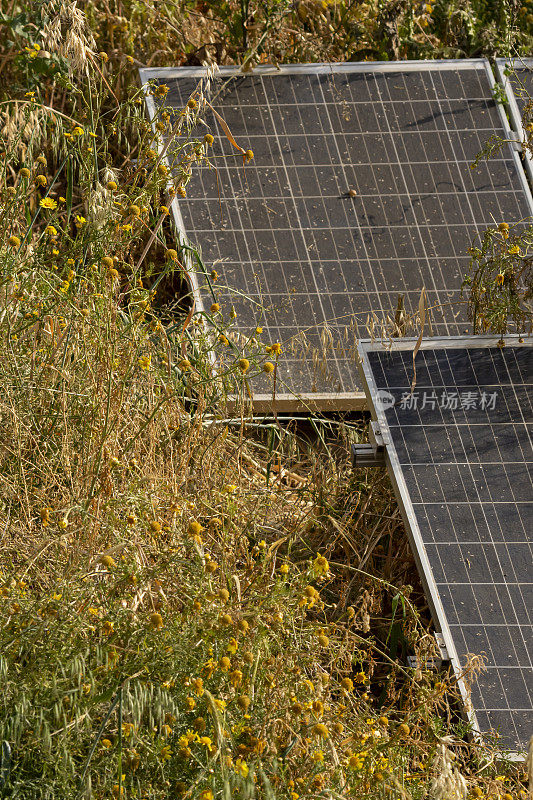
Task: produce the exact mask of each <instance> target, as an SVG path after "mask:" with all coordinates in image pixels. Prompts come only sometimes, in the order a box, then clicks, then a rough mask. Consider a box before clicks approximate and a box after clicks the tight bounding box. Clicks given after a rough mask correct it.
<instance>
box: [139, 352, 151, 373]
mask: <svg viewBox="0 0 533 800" xmlns="http://www.w3.org/2000/svg"><path fill="white" fill-rule="evenodd" d="M151 363H152V356H151V355H144V356H141V357H140V358H139V366H140V368H141V369H146V370H147V369H150V365H151Z"/></svg>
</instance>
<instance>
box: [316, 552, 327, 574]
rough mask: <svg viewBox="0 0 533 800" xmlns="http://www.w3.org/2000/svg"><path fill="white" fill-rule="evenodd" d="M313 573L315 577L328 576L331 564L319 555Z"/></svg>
mask: <svg viewBox="0 0 533 800" xmlns="http://www.w3.org/2000/svg"><path fill="white" fill-rule="evenodd" d="M313 572H314V573H315V575H327V574H328V572H329V563H328V560H327V558H325V557H324V556H321V555H320V554H319V555H317V557H316V558H315V560H314V561H313Z"/></svg>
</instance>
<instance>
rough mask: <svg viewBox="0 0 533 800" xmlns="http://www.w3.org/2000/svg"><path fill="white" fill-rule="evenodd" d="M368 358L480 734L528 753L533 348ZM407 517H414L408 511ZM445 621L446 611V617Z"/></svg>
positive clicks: (532, 681) (532, 678) (432, 350)
mask: <svg viewBox="0 0 533 800" xmlns="http://www.w3.org/2000/svg"><path fill="white" fill-rule="evenodd" d="M415 363H416V384H415V386H414V389H413V391H412V392H411V385H412V380H413V359H412V346H411V348H410V349H409V350H408V349H404V350H396V351H394V352H383V351H381V352H379V351H372V349H370V350H369V352H368V354H367V369H368V370H369V375H370V376H371V378H370V381H371V383H372V384H373V388H372V389H371V393H372V395H373V402H374V403H378V405H379V409H380V411H379V413H380V414H381V415H382V420H383V424H384V427H386V429H387V431H388V434H389V435H390V440H391V447H392V448H393V458H392V464H393V470H395V471H396V472H397V477H398V476H399V481H400V484H402V485H403V487H404V489H405V491H406V496H407V501H406V500H405V497H404V507H406V508H408V510H409V512H410V514H411V520H410V523H409V525H410V527H411V529H412V530H411V533H414V534H415V536H414V538H415V540H416V538H417V537H418V540H417V542H416V541H415V546H416V544H418V547H419V549H420V550H422V551H423V556H424V558H423V559H422V560H424V559H425V561H426V565H427V574H426V576H425V581H426V584H427V585H428V586H429V587H430V591H433V592H435V593H436V600H437V603H436V604H437V606H438V605H439V603H440V611H441V613H443V615H444V626H445V627H447V631H448V633H449V635H450V636H451V639H452V642H453V647H454V649H455V651H456V655H457V659H458V663H457V664H456V667H458V668H459V669H461V668H462V667H464V665H465V664H466V662H467V658H468V654H475V655H482V656H483V657H484V659H485V665H486V669H485V670H484V671H483V672H482V673H481V675H480V677H479V679H478V681H477V683H476V684H475V685H474V687H473V689H472V703H473V707H474V711H475V714H476V717H477V722H478V725H479V728H480V730H481V731H483V732H486V731H489V730H491V729H495V730H498V731H499V733H500V734H501V736H502V740H503V743H504V745H505V746H507V747H510V748H517V747H520V746H521V747H526V745H527V742H528V741H529V737H530V736H531V731H532V730H533V662H532V659H533V625H532V623H533V480H532V477H533V449H532V433H533V346H532V343H531V341H529V342H528V343H525V344H523V345H516V346H507V347H504V348H500V347H497V346H491V347H482V346H481V347H480V346H477V347H476V346H461V343H460V342H459V343H457V344H456V346H454V347H449V346H448V347H445V348H442V347H441V348H439V346H438V343H436V344H435V347H432V346H431V340H429V343H426V346H425V348H424V349H422V350H421V351H420V352H419V353H418V355H417V356H416V362H415ZM408 516H409V514H408ZM437 613H438V612H437Z"/></svg>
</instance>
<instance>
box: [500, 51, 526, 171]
mask: <svg viewBox="0 0 533 800" xmlns="http://www.w3.org/2000/svg"><path fill="white" fill-rule="evenodd" d="M496 69H497V73H498V77H499V79H500V81H501V83H502V84H503V86H504V89H505V94H506V96H507V102H508V107H509V116H510V118H511V124H512V126H513V129H514V130H515V132H516V133H517V134H518V136H519V139H520V140H521V141H523V139H524V134H525V131H524V125H523V114H524V111H527V115H528V123H531V122H533V113H532V112H533V107H532V104H533V59H532V58H523V59H514V60H512V61H507V60H506V59H504V58H497V59H496ZM524 162H525V167H526V170H527V172H528V175H529V177H530V179H531V180H533V158H532V156H531V153H529V152H526V153H525V154H524Z"/></svg>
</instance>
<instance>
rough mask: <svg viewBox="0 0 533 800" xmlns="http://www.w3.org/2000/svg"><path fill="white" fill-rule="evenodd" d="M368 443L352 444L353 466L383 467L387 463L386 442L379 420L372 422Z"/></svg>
mask: <svg viewBox="0 0 533 800" xmlns="http://www.w3.org/2000/svg"><path fill="white" fill-rule="evenodd" d="M368 438H369V439H370V441H369V443H368V444H352V466H353V467H383V466H384V465H385V442H384V440H383V436H382V435H381V431H380V428H379V423H378V422H375V421H373V422H371V423H370V427H369V429H368Z"/></svg>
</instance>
